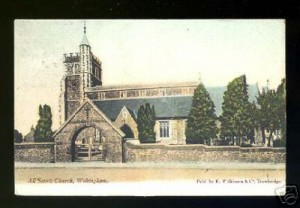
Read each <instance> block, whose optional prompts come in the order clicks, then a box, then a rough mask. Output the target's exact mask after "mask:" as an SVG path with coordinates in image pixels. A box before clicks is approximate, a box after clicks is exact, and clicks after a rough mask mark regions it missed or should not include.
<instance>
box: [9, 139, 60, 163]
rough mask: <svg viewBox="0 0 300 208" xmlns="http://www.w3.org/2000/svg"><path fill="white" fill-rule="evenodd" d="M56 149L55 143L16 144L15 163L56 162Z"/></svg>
mask: <svg viewBox="0 0 300 208" xmlns="http://www.w3.org/2000/svg"><path fill="white" fill-rule="evenodd" d="M54 148H55V144H54V142H41V143H15V148H14V149H15V152H14V155H15V156H14V157H15V161H16V162H33V163H35V162H36V163H49V162H54V161H55V158H54Z"/></svg>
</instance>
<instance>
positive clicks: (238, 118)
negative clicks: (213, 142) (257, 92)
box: [220, 75, 255, 145]
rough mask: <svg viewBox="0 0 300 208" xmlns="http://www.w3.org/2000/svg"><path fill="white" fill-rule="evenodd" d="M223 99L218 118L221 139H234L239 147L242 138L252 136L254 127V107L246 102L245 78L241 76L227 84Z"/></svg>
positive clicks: (246, 87) (246, 88) (246, 86)
mask: <svg viewBox="0 0 300 208" xmlns="http://www.w3.org/2000/svg"><path fill="white" fill-rule="evenodd" d="M223 98H224V100H223V103H222V110H223V112H222V115H221V116H220V121H221V138H223V139H225V138H228V139H229V140H231V141H233V140H234V138H236V139H237V143H238V144H239V145H241V143H242V139H243V138H245V137H247V136H250V137H252V136H253V134H254V132H253V131H254V129H253V127H254V126H255V119H254V117H253V113H254V112H255V106H254V105H253V104H251V103H250V102H249V100H248V98H249V96H248V85H247V82H246V76H245V75H242V76H240V77H237V78H235V79H234V80H232V81H231V82H229V84H228V85H227V90H226V91H225V92H224V96H223ZM252 140H253V138H252Z"/></svg>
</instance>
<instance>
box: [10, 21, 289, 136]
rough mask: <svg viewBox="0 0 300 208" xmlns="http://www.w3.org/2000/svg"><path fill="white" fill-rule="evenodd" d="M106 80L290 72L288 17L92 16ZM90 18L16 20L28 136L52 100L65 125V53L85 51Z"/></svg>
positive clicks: (275, 76)
mask: <svg viewBox="0 0 300 208" xmlns="http://www.w3.org/2000/svg"><path fill="white" fill-rule="evenodd" d="M86 25H87V37H88V40H89V43H90V45H91V47H92V51H93V53H94V54H95V55H96V56H97V57H98V58H100V60H101V61H102V66H103V85H110V84H137V83H155V82H170V81H177V82H178V81H198V80H199V76H200V74H201V80H202V81H203V82H204V84H205V86H226V85H227V84H228V82H230V81H231V80H232V79H234V78H235V77H237V76H240V75H242V74H246V77H247V82H248V84H255V83H258V84H259V86H263V85H265V84H266V80H267V79H269V80H270V86H271V87H273V88H275V87H277V85H278V84H280V81H281V79H282V78H284V77H285V22H284V20H87V21H86ZM82 36H83V20H71V21H70V20H16V21H15V128H16V129H18V130H19V131H20V132H21V133H23V135H25V134H27V133H28V132H29V130H30V127H31V126H32V125H34V126H36V124H37V120H38V106H39V105H40V104H45V103H46V104H48V105H50V106H51V109H52V114H53V126H52V130H56V129H57V128H58V127H59V114H58V113H59V112H58V104H59V94H60V81H61V79H62V77H63V75H64V71H65V69H64V66H63V63H62V62H63V54H64V53H72V52H73V53H75V52H79V44H80V42H81V39H82Z"/></svg>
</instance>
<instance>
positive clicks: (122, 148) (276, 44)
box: [14, 19, 288, 196]
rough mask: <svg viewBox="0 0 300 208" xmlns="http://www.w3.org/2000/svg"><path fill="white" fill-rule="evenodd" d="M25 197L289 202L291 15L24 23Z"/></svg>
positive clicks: (18, 134) (19, 182) (17, 36)
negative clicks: (281, 198)
mask: <svg viewBox="0 0 300 208" xmlns="http://www.w3.org/2000/svg"><path fill="white" fill-rule="evenodd" d="M14 51H15V54H14V57H15V63H14V64H15V71H14V74H15V77H14V79H15V86H14V87H15V104H14V106H15V130H14V142H15V143H14V157H15V194H16V195H85V196H161V195H163V196H211V195H213V196H217V195H227V196H228V195H232V196H236V195H249V196H251V195H252V196H253V195H255V196H257V195H261V196H265V195H284V194H285V190H286V167H285V165H286V139H288V138H286V79H285V21H284V20H280V19H278V20H266V19H265V20H259V19H257V20H21V19H20V20H15V22H14Z"/></svg>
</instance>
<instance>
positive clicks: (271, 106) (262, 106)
mask: <svg viewBox="0 0 300 208" xmlns="http://www.w3.org/2000/svg"><path fill="white" fill-rule="evenodd" d="M257 103H258V105H259V122H260V128H261V131H262V140H263V141H262V142H263V144H265V142H266V139H268V146H270V143H271V139H272V136H273V134H274V133H275V132H276V131H277V130H279V128H280V117H279V111H280V110H279V109H280V97H279V96H278V94H277V93H276V91H275V90H271V89H266V90H263V91H262V92H261V93H260V94H259V96H258V97H257ZM265 131H268V132H269V136H268V138H266V135H265Z"/></svg>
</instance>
